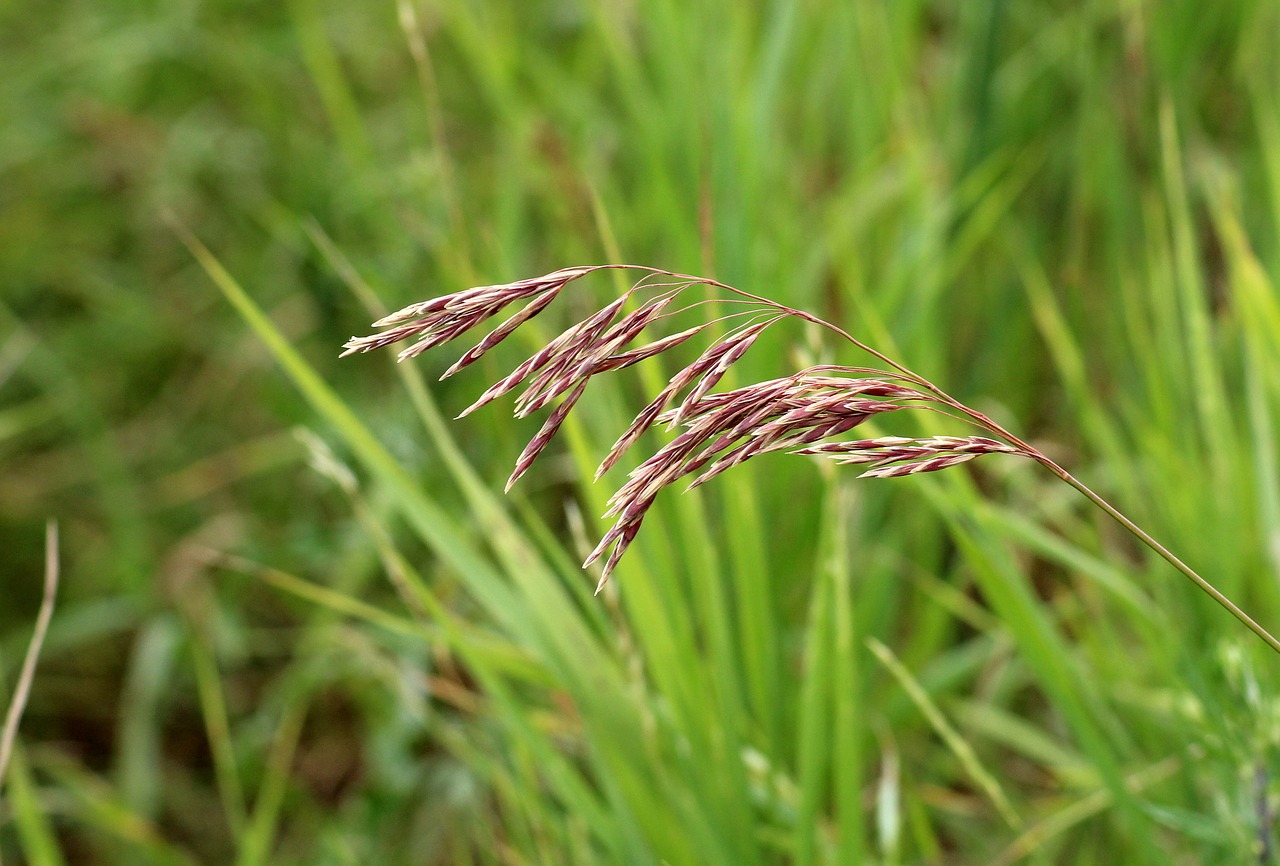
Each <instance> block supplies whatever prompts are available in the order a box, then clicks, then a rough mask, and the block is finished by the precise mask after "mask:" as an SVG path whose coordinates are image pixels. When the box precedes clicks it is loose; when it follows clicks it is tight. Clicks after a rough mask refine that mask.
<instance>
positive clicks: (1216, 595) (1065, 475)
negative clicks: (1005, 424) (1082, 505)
mask: <svg viewBox="0 0 1280 866" xmlns="http://www.w3.org/2000/svg"><path fill="white" fill-rule="evenodd" d="M1041 462H1042V463H1044V464H1045V465H1046V466H1047V467H1048V468H1049V469H1050V470H1051V471H1052V472H1053V473H1054V474H1055V475H1057V476H1058V477H1059V478H1061V479H1062V480H1063V481H1065V482H1067V483H1068V484H1070V485H1071V486H1072V487H1074V488H1075V489H1076V490H1079V491H1080V492H1081V493H1083V494H1084V495H1085V496H1086V497H1087V498H1088V499H1089V501H1090V502H1092V503H1093V504H1094V505H1096V506H1098V507H1099V508H1101V509H1102V510H1103V511H1105V512H1106V513H1107V514H1109V515H1111V516H1112V517H1113V518H1114V519H1115V520H1116V522H1117V523H1119V524H1120V525H1121V526H1123V527H1124V528H1125V529H1127V530H1129V531H1130V532H1131V533H1133V534H1134V535H1135V536H1136V537H1137V538H1138V539H1139V540H1140V541H1142V543H1143V544H1145V545H1146V546H1147V547H1149V548H1151V549H1152V550H1154V551H1155V552H1156V553H1158V554H1160V556H1162V557H1164V559H1165V560H1166V561H1167V562H1168V563H1169V564H1170V565H1172V566H1173V567H1174V568H1176V569H1178V571H1180V572H1182V573H1183V574H1184V575H1186V576H1187V577H1188V578H1189V579H1190V580H1191V582H1192V583H1194V584H1195V585H1196V586H1198V587H1200V589H1201V590H1203V591H1204V593H1205V594H1206V595H1208V596H1209V597H1210V598H1212V599H1213V600H1214V601H1216V602H1217V603H1218V604H1220V605H1222V606H1223V607H1224V608H1226V609H1227V610H1228V611H1230V613H1231V615H1232V616H1234V617H1235V618H1236V619H1238V620H1240V622H1242V623H1243V624H1244V625H1246V626H1247V627H1248V628H1249V630H1250V631H1252V632H1253V633H1254V634H1256V635H1257V636H1258V637H1260V638H1262V640H1263V641H1265V642H1266V644H1267V645H1268V646H1270V647H1271V648H1272V649H1273V650H1275V651H1276V652H1277V653H1280V640H1276V639H1275V637H1274V636H1272V634H1271V632H1269V631H1267V630H1266V629H1265V628H1263V627H1262V626H1261V625H1259V624H1258V623H1257V622H1256V621H1255V620H1254V619H1253V617H1251V616H1249V614H1247V613H1245V612H1244V611H1243V610H1241V609H1240V608H1239V607H1237V606H1236V604H1235V602H1233V601H1232V600H1231V599H1229V598H1227V597H1226V596H1225V595H1223V594H1222V592H1221V591H1219V589H1218V588H1217V587H1216V586H1214V585H1213V584H1212V583H1210V582H1209V581H1207V580H1205V579H1204V578H1203V577H1201V576H1200V575H1199V574H1198V573H1197V572H1196V570H1195V569H1193V568H1192V567H1191V566H1189V565H1187V564H1186V563H1185V562H1183V561H1182V560H1181V559H1179V558H1178V557H1177V556H1175V555H1174V554H1173V552H1172V551H1170V550H1169V549H1168V548H1167V547H1165V546H1164V545H1163V544H1161V543H1160V542H1158V541H1156V540H1155V539H1154V538H1152V537H1151V536H1150V535H1148V534H1147V533H1146V531H1145V530H1143V529H1142V528H1141V527H1140V526H1138V525H1137V524H1136V523H1134V522H1133V521H1132V520H1130V519H1129V518H1127V517H1125V516H1124V515H1123V514H1121V513H1120V511H1119V510H1117V509H1116V508H1115V506H1113V505H1112V504H1111V503H1110V502H1107V500H1105V499H1103V498H1102V497H1101V496H1099V495H1098V494H1097V493H1094V492H1093V491H1092V490H1091V489H1089V487H1088V486H1087V485H1085V483H1084V482H1083V481H1080V480H1079V479H1078V478H1076V477H1075V476H1074V475H1072V474H1071V473H1070V472H1067V471H1066V470H1065V469H1063V468H1062V467H1060V466H1058V465H1057V464H1056V463H1053V462H1052V461H1050V460H1048V459H1047V458H1046V459H1044V460H1041Z"/></svg>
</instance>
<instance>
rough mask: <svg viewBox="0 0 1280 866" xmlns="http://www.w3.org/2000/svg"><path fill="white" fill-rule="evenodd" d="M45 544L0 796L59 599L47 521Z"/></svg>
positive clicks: (3, 745)
mask: <svg viewBox="0 0 1280 866" xmlns="http://www.w3.org/2000/svg"><path fill="white" fill-rule="evenodd" d="M44 543H45V551H44V598H43V599H42V600H41V602H40V612H39V613H37V614H36V625H35V629H34V630H33V631H32V633H31V643H30V644H29V645H28V646H27V654H26V656H25V657H24V658H23V660H22V672H21V673H20V674H19V675H18V684H17V686H16V687H15V688H14V690H13V698H12V700H10V701H9V711H8V712H7V713H6V714H5V717H4V728H3V729H2V730H0V792H3V790H4V782H5V778H6V777H7V775H8V770H9V758H10V757H12V755H13V744H14V742H15V740H16V739H17V736H18V723H19V722H20V721H21V720H22V712H23V710H25V709H26V707H27V698H29V697H30V696H31V684H32V683H33V682H34V681H35V676H36V661H37V660H38V659H39V658H40V649H41V647H43V646H44V639H45V635H46V634H48V632H49V622H50V620H52V619H53V608H54V603H55V601H56V600H57V596H58V577H59V573H60V564H59V561H58V523H57V521H55V520H50V521H49V522H48V524H47V525H46V526H45V533H44Z"/></svg>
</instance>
